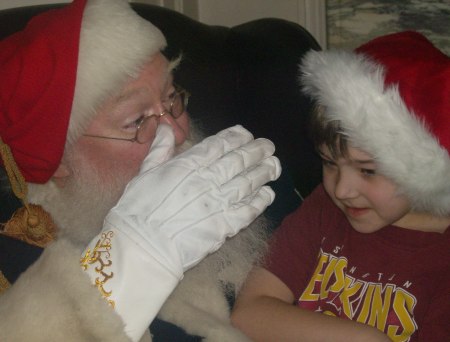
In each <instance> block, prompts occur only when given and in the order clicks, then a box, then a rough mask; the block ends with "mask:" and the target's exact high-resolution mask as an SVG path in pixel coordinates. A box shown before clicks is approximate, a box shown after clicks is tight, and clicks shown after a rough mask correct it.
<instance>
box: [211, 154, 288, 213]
mask: <svg viewBox="0 0 450 342" xmlns="http://www.w3.org/2000/svg"><path fill="white" fill-rule="evenodd" d="M280 174H281V165H280V161H279V160H278V158H277V157H275V156H271V157H268V158H266V159H264V160H263V161H262V162H261V163H259V164H258V165H256V166H254V167H253V168H252V169H249V170H248V171H246V172H243V173H242V174H240V175H238V176H236V177H234V178H233V179H232V180H230V181H229V182H228V183H225V184H223V185H222V186H221V187H220V193H219V194H218V196H221V197H222V198H224V199H226V200H227V201H228V204H229V205H233V204H236V203H239V202H241V201H242V200H243V199H245V198H246V197H247V196H249V195H250V194H252V193H254V192H255V191H257V190H258V189H259V188H261V187H262V186H263V185H264V184H266V183H268V182H270V181H274V180H276V179H278V177H280Z"/></svg>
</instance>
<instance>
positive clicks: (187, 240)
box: [174, 186, 275, 270]
mask: <svg viewBox="0 0 450 342" xmlns="http://www.w3.org/2000/svg"><path fill="white" fill-rule="evenodd" d="M274 198H275V193H274V192H273V190H272V189H271V188H270V187H268V186H264V187H262V188H261V189H259V190H258V191H257V192H255V193H253V194H252V195H251V196H249V197H248V198H247V200H246V202H245V204H242V205H241V206H236V207H234V208H232V209H230V210H227V211H221V212H218V213H216V214H215V215H212V216H209V217H208V218H207V219H205V220H203V221H202V222H198V223H196V224H195V226H192V227H191V229H187V230H184V231H183V232H182V233H181V234H179V235H177V237H176V238H175V239H174V240H175V241H174V242H175V243H176V244H177V245H178V246H179V247H178V250H179V251H180V254H181V260H182V264H183V269H184V270H187V269H189V268H191V267H193V266H195V265H196V264H198V262H200V261H201V260H202V259H203V258H204V257H205V256H206V255H208V254H210V253H213V252H215V251H216V250H218V249H219V248H220V246H221V245H222V244H223V243H224V241H225V240H226V238H228V237H232V236H234V235H236V234H237V233H238V232H239V231H240V230H242V229H244V228H246V227H248V226H249V225H250V223H252V222H253V221H254V220H255V219H256V218H257V217H258V216H259V215H261V213H262V212H263V211H264V210H265V209H266V208H267V207H268V206H269V205H270V204H271V203H272V202H273V200H274ZM189 246H190V247H189Z"/></svg>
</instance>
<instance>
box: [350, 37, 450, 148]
mask: <svg viewBox="0 0 450 342" xmlns="http://www.w3.org/2000/svg"><path fill="white" fill-rule="evenodd" d="M355 51H356V52H357V53H363V54H365V55H368V56H370V57H371V58H373V59H374V60H375V61H376V62H378V63H380V64H382V65H383V66H384V67H385V70H386V78H385V84H386V85H387V86H388V85H391V84H398V85H399V90H400V94H401V96H402V98H403V101H404V103H405V104H406V106H407V107H408V109H409V110H410V111H412V112H414V113H415V114H416V115H417V117H418V118H419V120H420V121H423V122H424V123H425V125H426V126H427V127H428V128H429V129H430V131H431V133H432V134H433V135H434V136H435V137H436V138H437V139H438V141H439V142H440V144H441V146H443V147H444V148H446V149H447V151H449V153H450V132H449V127H450V96H449V94H450V57H448V56H447V55H445V54H443V53H442V52H441V51H440V50H438V49H437V48H436V47H435V46H433V44H432V43H431V42H430V41H429V40H427V39H426V38H425V37H424V36H423V35H421V34H420V33H418V32H413V31H406V32H399V33H394V34H390V35H386V36H382V37H378V38H375V39H373V40H371V41H369V42H367V43H366V44H364V45H362V46H360V47H359V48H357V49H356V50H355ZM417 143H418V144H420V141H418V142H417Z"/></svg>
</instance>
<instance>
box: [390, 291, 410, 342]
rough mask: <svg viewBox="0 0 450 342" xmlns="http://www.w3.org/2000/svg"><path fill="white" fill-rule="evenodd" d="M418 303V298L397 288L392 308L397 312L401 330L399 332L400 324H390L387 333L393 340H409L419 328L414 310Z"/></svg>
mask: <svg viewBox="0 0 450 342" xmlns="http://www.w3.org/2000/svg"><path fill="white" fill-rule="evenodd" d="M415 305H416V298H415V297H414V296H412V295H411V294H410V293H408V292H406V291H404V290H403V289H400V288H399V289H397V291H396V292H395V296H394V302H393V304H392V308H393V309H394V312H395V313H396V314H397V317H398V318H399V321H400V324H401V328H402V329H401V331H400V333H399V334H397V332H398V330H399V327H398V326H392V325H390V326H388V329H387V334H388V336H389V338H390V339H391V340H392V341H395V342H400V341H407V340H408V339H409V337H410V336H411V335H412V334H413V333H414V332H415V331H416V330H417V324H416V322H415V320H414V316H413V311H414V307H415Z"/></svg>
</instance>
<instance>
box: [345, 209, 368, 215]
mask: <svg viewBox="0 0 450 342" xmlns="http://www.w3.org/2000/svg"><path fill="white" fill-rule="evenodd" d="M344 211H345V213H346V214H347V215H348V216H351V217H359V216H362V215H364V214H366V213H367V212H368V211H369V208H356V207H347V206H345V207H344Z"/></svg>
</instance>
